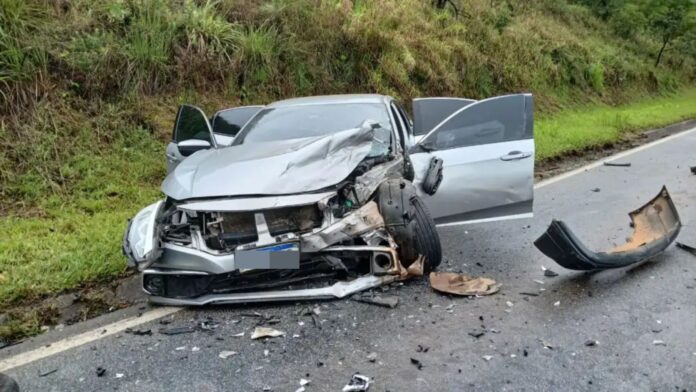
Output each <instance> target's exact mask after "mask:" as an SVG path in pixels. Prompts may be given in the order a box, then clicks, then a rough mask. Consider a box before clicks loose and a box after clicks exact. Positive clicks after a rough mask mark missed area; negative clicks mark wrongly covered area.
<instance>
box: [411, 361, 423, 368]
mask: <svg viewBox="0 0 696 392" xmlns="http://www.w3.org/2000/svg"><path fill="white" fill-rule="evenodd" d="M411 364H413V365H415V366H416V368H417V369H418V370H421V369H423V363H422V362H421V361H419V360H417V359H416V358H411Z"/></svg>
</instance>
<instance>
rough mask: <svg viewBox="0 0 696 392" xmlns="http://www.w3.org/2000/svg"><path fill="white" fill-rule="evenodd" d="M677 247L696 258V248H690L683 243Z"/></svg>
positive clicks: (678, 243)
mask: <svg viewBox="0 0 696 392" xmlns="http://www.w3.org/2000/svg"><path fill="white" fill-rule="evenodd" d="M676 245H677V248H679V249H683V250H685V251H687V252H689V253H691V254H692V255H694V256H696V248H694V247H693V246H689V245H686V244H684V243H681V242H677V243H676Z"/></svg>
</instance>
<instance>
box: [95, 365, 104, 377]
mask: <svg viewBox="0 0 696 392" xmlns="http://www.w3.org/2000/svg"><path fill="white" fill-rule="evenodd" d="M105 374H106V368H103V367H101V366H99V367H98V368H97V377H102V376H103V375H105Z"/></svg>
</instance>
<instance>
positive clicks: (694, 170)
mask: <svg viewBox="0 0 696 392" xmlns="http://www.w3.org/2000/svg"><path fill="white" fill-rule="evenodd" d="M690 169H691V173H692V174H696V166H691V168H690Z"/></svg>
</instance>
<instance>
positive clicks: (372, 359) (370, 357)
mask: <svg viewBox="0 0 696 392" xmlns="http://www.w3.org/2000/svg"><path fill="white" fill-rule="evenodd" d="M367 360H368V361H370V362H373V363H374V362H376V361H377V353H376V352H374V351H373V352H371V353H369V354H367Z"/></svg>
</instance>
